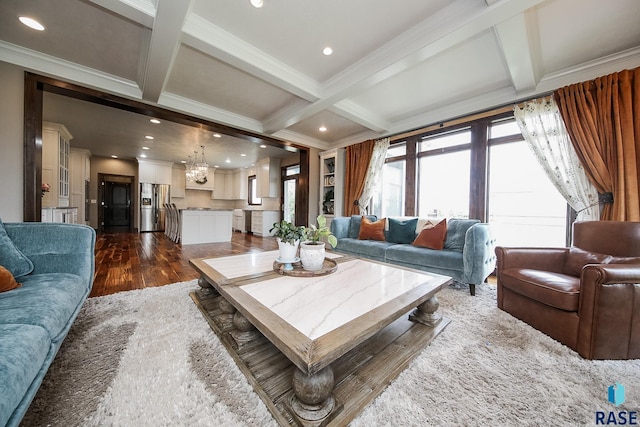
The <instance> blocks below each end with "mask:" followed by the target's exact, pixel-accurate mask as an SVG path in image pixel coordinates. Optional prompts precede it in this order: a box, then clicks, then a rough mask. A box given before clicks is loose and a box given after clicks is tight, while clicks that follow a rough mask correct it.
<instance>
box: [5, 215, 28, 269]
mask: <svg viewBox="0 0 640 427" xmlns="http://www.w3.org/2000/svg"><path fill="white" fill-rule="evenodd" d="M0 266H3V267H4V268H6V269H7V270H9V272H10V273H11V274H12V275H13V277H16V278H17V277H21V276H25V275H27V274H29V273H31V272H32V271H33V263H32V262H31V260H30V259H29V258H27V257H26V256H24V254H23V253H22V252H20V249H18V248H17V247H16V245H15V244H14V243H13V241H11V238H10V237H9V235H8V234H7V230H5V228H4V224H3V223H2V220H0Z"/></svg>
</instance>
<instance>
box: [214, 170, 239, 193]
mask: <svg viewBox="0 0 640 427" xmlns="http://www.w3.org/2000/svg"><path fill="white" fill-rule="evenodd" d="M233 176H234V172H233V171H231V170H216V173H215V179H214V184H213V193H212V194H211V198H212V199H216V200H233V193H234V191H233V190H234V188H233V184H234V181H233Z"/></svg>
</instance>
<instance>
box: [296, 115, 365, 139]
mask: <svg viewBox="0 0 640 427" xmlns="http://www.w3.org/2000/svg"><path fill="white" fill-rule="evenodd" d="M321 126H323V127H325V128H326V129H327V130H326V131H324V132H323V131H320V130H319V129H320V127H321ZM288 130H290V131H293V132H297V133H300V134H302V135H312V136H313V137H315V138H317V139H319V140H321V141H325V142H334V141H339V140H341V139H344V138H348V137H350V136H352V135H356V134H359V133H361V132H365V131H366V130H367V128H366V127H364V126H361V125H358V124H356V123H354V122H352V121H351V120H348V119H345V118H344V117H342V116H340V115H338V114H335V113H332V112H331V111H326V110H325V111H321V112H320V113H318V114H315V115H313V116H311V117H309V118H308V119H306V120H303V121H301V122H298V123H296V124H295V125H293V126H291V127H289V128H288Z"/></svg>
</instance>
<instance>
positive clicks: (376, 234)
mask: <svg viewBox="0 0 640 427" xmlns="http://www.w3.org/2000/svg"><path fill="white" fill-rule="evenodd" d="M386 223H387V220H386V218H382V219H379V220H377V221H375V222H372V221H369V219H367V218H366V217H364V216H363V217H362V220H361V222H360V233H359V234H358V239H360V240H382V241H384V226H385V225H386Z"/></svg>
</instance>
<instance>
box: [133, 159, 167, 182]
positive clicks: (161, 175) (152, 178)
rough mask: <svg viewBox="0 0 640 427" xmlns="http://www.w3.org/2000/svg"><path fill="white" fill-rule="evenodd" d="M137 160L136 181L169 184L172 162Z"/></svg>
mask: <svg viewBox="0 0 640 427" xmlns="http://www.w3.org/2000/svg"><path fill="white" fill-rule="evenodd" d="M137 160H138V181H139V182H144V183H149V184H169V185H171V180H172V177H171V170H172V169H173V163H172V162H161V161H157V160H146V159H137Z"/></svg>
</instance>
